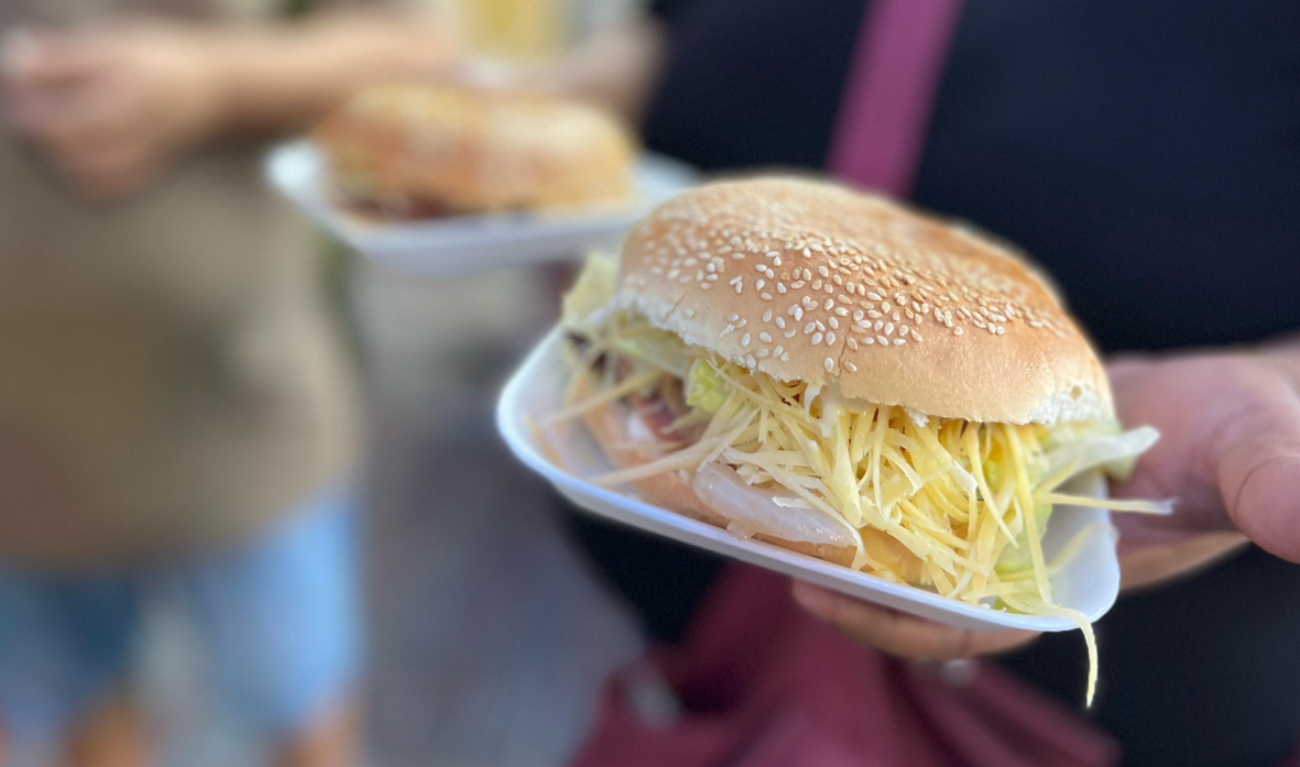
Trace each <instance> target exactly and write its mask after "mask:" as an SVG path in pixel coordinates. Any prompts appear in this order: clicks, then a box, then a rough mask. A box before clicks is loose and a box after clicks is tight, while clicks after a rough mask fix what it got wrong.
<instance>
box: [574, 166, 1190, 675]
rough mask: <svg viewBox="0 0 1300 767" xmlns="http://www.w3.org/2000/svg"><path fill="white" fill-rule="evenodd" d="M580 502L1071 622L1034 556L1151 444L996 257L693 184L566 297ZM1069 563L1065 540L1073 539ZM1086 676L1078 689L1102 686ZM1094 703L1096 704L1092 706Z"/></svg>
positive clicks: (816, 192) (1055, 316) (792, 184)
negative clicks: (1098, 484) (1099, 479)
mask: <svg viewBox="0 0 1300 767" xmlns="http://www.w3.org/2000/svg"><path fill="white" fill-rule="evenodd" d="M563 324H564V326H565V329H566V332H567V338H568V339H569V343H570V345H571V347H572V350H573V354H574V360H575V367H574V375H573V379H572V381H571V383H570V385H569V390H568V395H567V399H566V403H565V404H564V406H563V408H562V409H561V410H560V411H559V412H557V413H555V414H553V415H552V417H551V419H550V420H552V421H559V420H564V419H581V420H582V421H583V422H584V423H585V424H586V427H587V428H588V429H589V431H590V432H591V433H592V435H593V436H594V437H595V439H596V441H597V442H598V443H599V444H600V445H601V447H602V449H603V450H604V452H605V453H606V454H607V456H608V457H609V459H610V462H611V463H612V464H613V465H614V466H615V467H616V468H615V470H614V471H613V472H612V473H609V474H607V475H604V476H602V477H596V478H594V480H593V481H595V482H597V483H601V484H605V485H630V486H631V487H632V488H634V489H635V491H636V492H637V493H638V494H640V495H641V496H642V497H643V498H644V499H645V500H647V501H648V502H650V503H653V504H656V505H659V506H662V507H665V508H668V509H672V510H674V511H676V512H678V513H681V514H683V515H686V516H689V517H691V518H694V519H697V520H699V521H701V522H705V523H708V524H711V525H716V526H718V527H722V528H726V529H727V530H730V531H731V532H733V533H734V534H736V535H738V536H742V537H746V538H754V539H758V540H761V541H766V542H768V543H771V544H775V545H777V546H782V547H785V548H787V549H792V550H794V551H798V552H802V553H804V554H806V555H808V556H813V557H818V558H820V559H824V560H827V561H830V562H834V563H836V564H839V565H842V566H844V567H849V568H853V569H854V570H858V571H862V572H865V573H869V574H871V575H874V576H877V577H880V578H885V579H888V580H891V581H895V582H899V583H906V584H910V585H913V586H916V587H919V588H924V589H929V590H932V591H935V592H937V593H939V594H942V595H944V596H946V597H949V598H952V599H956V600H961V601H964V602H968V603H972V604H984V605H987V606H989V607H991V608H996V609H1005V610H1015V611H1021V612H1027V613H1054V614H1060V615H1066V616H1067V617H1070V618H1071V619H1073V620H1075V621H1076V623H1079V624H1080V625H1081V626H1082V627H1083V628H1084V629H1085V635H1086V636H1087V637H1088V643H1089V648H1090V650H1091V651H1092V653H1093V655H1094V658H1095V646H1094V644H1093V642H1092V639H1091V632H1090V630H1089V629H1088V624H1087V621H1086V619H1084V618H1083V616H1082V615H1081V614H1078V613H1076V612H1074V611H1070V610H1068V609H1066V608H1063V607H1059V606H1057V605H1056V604H1055V603H1054V601H1053V594H1052V588H1051V582H1050V575H1051V574H1052V572H1053V569H1054V568H1056V567H1059V566H1060V565H1061V563H1062V562H1063V561H1065V560H1066V559H1068V558H1069V556H1071V544H1067V545H1066V546H1065V547H1064V549H1063V550H1062V551H1060V552H1059V553H1058V554H1057V556H1056V558H1055V561H1048V560H1047V559H1046V558H1045V557H1044V553H1043V548H1042V538H1043V533H1044V530H1045V529H1046V527H1047V525H1048V524H1049V521H1050V518H1051V514H1052V509H1053V507H1054V506H1056V505H1060V504H1078V505H1089V506H1102V507H1106V508H1109V509H1112V510H1126V511H1144V512H1153V513H1162V512H1167V511H1168V504H1167V503H1163V502H1153V501H1145V500H1114V499H1098V498H1093V497H1088V496H1083V495H1078V494H1073V493H1071V492H1068V489H1067V486H1068V483H1069V481H1070V480H1071V479H1072V478H1074V477H1076V476H1078V475H1080V474H1083V473H1085V472H1090V471H1098V470H1105V471H1109V472H1111V473H1113V474H1117V475H1122V474H1123V473H1124V472H1125V471H1128V470H1131V466H1132V464H1133V462H1134V460H1135V458H1136V456H1138V455H1139V454H1141V453H1142V452H1143V451H1144V450H1146V449H1147V448H1148V447H1150V446H1151V445H1152V444H1153V443H1154V442H1155V440H1156V439H1157V437H1158V435H1157V433H1156V432H1155V430H1154V429H1151V428H1149V427H1141V428H1137V429H1133V430H1131V431H1127V432H1126V431H1122V430H1121V429H1120V427H1119V424H1118V423H1117V421H1116V417H1115V411H1114V406H1113V403H1112V398H1111V392H1110V388H1109V385H1108V383H1107V379H1106V375H1105V372H1104V370H1103V368H1102V366H1101V363H1100V362H1099V360H1098V358H1097V355H1096V353H1095V352H1094V351H1093V349H1092V347H1091V345H1090V343H1089V341H1088V339H1087V338H1086V336H1085V335H1084V333H1083V332H1082V331H1081V330H1080V329H1079V327H1078V326H1077V325H1076V324H1075V322H1074V320H1073V319H1072V318H1071V316H1070V315H1069V313H1068V312H1067V311H1066V309H1065V308H1064V307H1063V305H1062V302H1061V299H1060V298H1059V297H1058V295H1057V293H1056V292H1055V290H1054V288H1053V287H1052V285H1051V284H1050V283H1049V282H1048V281H1047V280H1046V279H1045V278H1044V277H1043V276H1042V274H1041V273H1040V272H1039V271H1038V270H1037V269H1036V267H1034V266H1033V265H1032V264H1030V263H1029V262H1028V261H1027V260H1026V259H1025V258H1024V257H1022V256H1021V255H1020V254H1018V253H1016V252H1014V251H1013V250H1012V249H1011V248H1010V247H1009V246H1007V245H1004V244H1001V243H999V242H997V241H995V240H993V239H992V238H989V237H987V236H984V235H981V234H979V233H976V232H975V231H973V230H971V229H970V228H968V227H965V226H962V225H958V224H953V223H948V222H944V221H941V220H938V219H936V218H932V217H930V216H927V215H924V214H921V213H918V212H915V211H912V210H910V209H907V208H905V207H902V206H900V205H898V204H896V203H894V202H891V201H889V200H887V199H884V198H882V197H878V196H870V195H866V194H862V193H859V192H855V191H852V190H850V189H847V188H844V187H841V186H837V185H834V184H831V183H827V182H821V181H815V180H809V179H801V178H782V177H773V178H753V179H745V180H735V181H723V182H716V183H711V184H707V185H703V186H700V187H696V188H695V189H693V190H690V191H688V192H686V193H684V194H681V195H680V196H678V197H676V198H674V199H672V200H670V201H668V202H667V203H665V204H663V205H662V206H660V207H659V208H658V209H656V210H655V211H654V212H653V213H652V214H651V215H649V216H648V217H647V218H646V219H645V220H643V221H642V222H641V223H640V224H638V225H637V226H636V227H635V228H634V229H633V230H632V231H631V232H630V233H629V234H628V236H627V238H626V240H625V242H624V244H623V248H622V252H621V256H620V258H619V259H618V261H617V263H615V262H614V261H612V260H609V259H604V260H602V259H593V260H591V261H590V262H589V263H588V266H587V267H586V269H585V270H584V272H583V274H582V275H581V276H580V277H579V279H578V281H577V283H576V284H575V286H574V288H573V290H572V291H571V292H570V293H569V294H568V296H566V298H565V311H564V319H563ZM1076 543H1077V541H1076ZM1093 668H1094V672H1093V674H1091V675H1090V683H1089V690H1090V691H1091V689H1092V682H1093V680H1095V662H1094V666H1093ZM1089 697H1091V692H1090V693H1089Z"/></svg>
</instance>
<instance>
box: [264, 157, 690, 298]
mask: <svg viewBox="0 0 1300 767" xmlns="http://www.w3.org/2000/svg"><path fill="white" fill-rule="evenodd" d="M265 173H266V178H267V180H268V181H269V182H270V184H271V185H272V186H274V187H275V188H276V189H278V190H279V191H280V193H281V194H283V195H284V196H285V197H287V198H288V199H289V200H290V201H292V202H293V203H294V204H295V205H297V206H298V207H299V208H301V209H302V210H303V211H305V212H306V213H307V214H308V215H309V216H311V217H312V219H314V220H315V221H316V222H317V223H319V224H320V225H321V226H323V227H325V228H326V229H328V230H329V231H330V232H332V233H333V234H334V235H335V236H337V237H339V238H340V239H342V240H343V241H344V242H346V243H347V244H349V245H351V246H352V247H353V248H356V249H357V250H358V251H360V252H361V253H363V254H364V255H366V256H369V257H370V258H371V259H372V260H374V261H376V262H379V263H381V264H384V265H386V266H390V267H393V268H395V269H400V270H402V271H406V272H410V273H414V274H420V275H424V276H429V277H447V276H454V275H457V274H464V273H467V272H473V271H480V270H484V269H494V268H497V267H502V266H521V265H524V264H535V263H540V262H545V261H556V260H563V259H569V258H575V257H579V256H581V255H582V254H583V253H584V251H585V250H586V249H587V248H590V247H592V246H596V245H600V244H601V243H602V242H609V241H611V240H616V239H617V238H619V237H622V235H623V233H624V232H626V231H627V229H628V228H630V227H631V226H632V225H633V224H635V223H636V222H637V221H639V220H640V219H641V218H642V217H644V216H645V214H646V213H648V212H649V211H650V209H651V208H653V207H654V206H655V205H658V204H659V203H660V202H663V201H664V200H666V199H668V198H669V197H672V196H673V195H675V194H677V193H678V192H680V191H681V190H683V189H685V188H687V187H689V186H690V185H691V184H693V183H695V181H696V180H697V178H698V174H697V173H696V172H695V171H694V170H693V169H691V168H690V167H689V166H687V165H684V164H682V163H679V162H676V161H674V160H669V159H667V158H665V157H661V156H658V155H651V154H646V155H642V156H641V159H640V160H639V161H638V162H637V167H636V171H635V173H636V178H635V185H636V193H637V198H636V200H635V201H634V202H632V203H630V204H628V205H627V206H625V207H618V208H593V209H588V210H577V209H575V210H568V211H548V212H545V213H538V214H534V213H523V212H520V213H496V214H490V215H484V216H456V217H452V218H442V219H430V220H426V221H409V222H385V221H371V220H368V219H366V218H364V217H362V216H358V215H356V214H354V213H351V212H349V211H347V210H345V209H343V208H340V207H339V206H338V205H336V204H335V202H334V200H333V199H332V198H331V196H330V190H329V185H328V183H327V178H326V167H325V162H324V158H323V156H322V155H321V153H320V152H319V151H318V150H317V149H316V147H315V146H314V145H312V143H311V142H310V141H308V140H306V139H300V140H298V141H293V142H290V143H286V144H281V145H280V146H278V147H276V148H274V149H272V150H271V152H270V153H269V154H268V155H267V157H266V161H265Z"/></svg>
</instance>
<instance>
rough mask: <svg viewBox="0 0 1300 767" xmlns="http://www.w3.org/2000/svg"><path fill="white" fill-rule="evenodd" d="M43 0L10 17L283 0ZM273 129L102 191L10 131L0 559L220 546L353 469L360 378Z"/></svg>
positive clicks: (218, 10) (1, 319)
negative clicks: (152, 178)
mask: <svg viewBox="0 0 1300 767" xmlns="http://www.w3.org/2000/svg"><path fill="white" fill-rule="evenodd" d="M30 4H31V5H32V6H33V8H24V6H23V3H22V2H21V0H19V2H17V3H16V4H10V3H5V6H6V8H5V9H3V10H0V23H13V22H14V21H15V20H19V19H25V20H31V19H32V18H38V19H40V18H43V19H45V20H49V16H50V14H52V13H53V14H54V15H56V18H55V19H53V20H54V21H55V22H59V21H65V20H64V19H60V18H57V15H58V14H65V15H68V16H75V15H76V14H77V13H80V12H82V10H83V9H84V11H85V12H86V13H90V14H95V13H106V12H111V11H113V10H115V9H118V8H122V7H127V6H129V7H130V8H131V9H144V10H151V11H152V10H168V9H171V10H175V9H177V8H181V9H182V10H186V11H188V15H189V16H190V17H197V18H213V19H217V18H231V17H244V18H255V17H257V15H258V14H259V13H262V14H264V15H266V16H267V17H269V16H270V15H271V13H273V12H274V10H275V8H274V7H273V6H274V5H275V4H274V3H271V2H266V3H262V2H254V1H252V0H228V1H227V2H224V3H222V2H216V0H210V1H209V2H200V1H198V0H196V1H194V2H180V1H179V0H172V2H158V1H157V0H155V2H137V3H121V2H109V1H107V0H85V1H84V2H83V0H76V2H73V1H72V0H61V1H60V2H55V1H54V0H33V2H32V3H30ZM37 6H38V7H37ZM258 6H266V7H264V8H259V7H258ZM15 11H17V12H15ZM24 13H26V14H30V15H29V16H26V17H24V15H23V14H24ZM41 14H43V15H41ZM73 21H75V19H73ZM265 149H266V147H265V146H261V145H257V144H254V143H230V144H225V145H221V146H215V147H208V148H205V149H202V150H200V151H197V152H195V153H193V154H191V155H190V156H188V157H186V158H184V159H183V160H181V161H180V162H178V163H177V164H175V165H174V166H173V167H172V168H171V169H169V171H168V172H167V173H166V174H165V175H164V176H163V177H161V178H159V179H158V180H157V182H156V183H155V184H154V185H153V186H152V187H150V188H149V189H148V190H146V191H145V192H143V193H141V194H137V195H134V196H131V197H129V198H125V199H122V200H120V201H114V202H109V203H95V202H91V201H87V200H85V199H82V198H79V197H77V196H75V195H73V194H71V193H70V192H69V191H68V190H67V189H66V188H65V187H64V186H63V184H62V183H61V182H60V181H59V179H57V178H56V177H55V176H54V175H53V174H52V172H51V171H50V170H49V169H48V168H47V167H46V166H45V164H44V163H43V161H42V160H41V159H40V158H39V157H38V155H37V154H36V153H34V152H33V151H31V149H30V148H29V147H27V146H26V145H24V144H23V142H22V141H21V139H19V138H18V137H15V136H13V135H10V134H7V133H4V132H0V560H3V561H34V562H43V563H74V564H85V563H90V562H97V561H121V560H123V559H141V558H150V557H155V556H159V555H166V554H168V553H172V552H176V551H180V550H184V549H187V548H192V547H203V546H212V545H218V544H220V543H223V542H228V541H232V540H237V539H239V538H240V537H241V536H244V535H247V534H249V533H250V532H252V531H255V530H256V529H257V528H258V527H259V526H261V525H263V524H265V523H266V522H267V521H268V520H271V519H273V518H274V517H275V516H276V515H278V514H280V513H282V512H283V511H285V510H287V509H289V508H291V507H293V505H294V504H295V503H297V502H299V501H302V500H305V499H307V498H308V497H310V496H311V494H312V493H314V492H316V491H317V490H319V489H320V488H322V487H324V486H326V485H327V484H329V483H332V482H342V481H346V478H347V477H348V475H349V473H350V470H351V467H352V465H353V463H354V459H355V456H354V452H355V450H354V445H355V432H356V426H357V419H356V417H355V412H354V410H353V406H352V405H353V400H354V397H353V386H352V381H351V378H350V376H349V374H348V370H347V367H346V365H345V364H344V356H343V354H342V353H341V347H340V345H339V344H338V343H337V342H336V338H335V336H334V334H333V333H332V332H331V330H330V326H329V322H328V320H327V314H326V311H325V308H324V301H323V296H322V293H321V281H320V277H319V275H318V269H317V266H318V265H317V258H316V248H315V247H314V245H315V241H314V239H313V238H312V236H311V234H310V232H309V231H308V230H307V228H306V225H305V223H304V222H303V220H302V219H301V218H300V217H299V216H298V215H297V214H296V213H295V212H294V211H292V210H290V209H289V208H288V207H287V206H286V205H285V204H284V203H282V202H281V201H280V200H279V199H278V198H277V197H276V195H275V194H274V193H273V192H272V191H271V190H269V189H268V188H267V187H266V186H265V184H264V183H263V181H262V177H261V171H260V159H261V155H262V153H263V152H264V151H265Z"/></svg>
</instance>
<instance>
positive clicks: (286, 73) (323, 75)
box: [207, 12, 452, 131]
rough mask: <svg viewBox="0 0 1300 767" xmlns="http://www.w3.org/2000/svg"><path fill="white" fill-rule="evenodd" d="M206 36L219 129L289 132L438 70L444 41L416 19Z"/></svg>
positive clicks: (332, 18) (367, 19) (327, 22)
mask: <svg viewBox="0 0 1300 767" xmlns="http://www.w3.org/2000/svg"><path fill="white" fill-rule="evenodd" d="M207 34H209V35H211V38H210V46H209V50H210V51H211V57H212V67H211V70H212V78H213V82H212V86H213V91H214V94H215V97H216V99H217V101H218V113H219V127H220V129H222V130H227V131H230V130H236V131H237V130H291V129H295V128H298V127H301V126H303V125H306V124H309V123H310V122H311V121H312V120H314V119H315V118H317V117H319V116H320V114H321V113H322V112H324V111H325V110H327V109H329V108H330V107H331V106H333V105H334V104H335V103H337V102H338V101H339V100H340V99H342V98H344V97H345V96H347V95H348V94H349V93H351V92H352V91H354V90H356V89H357V88H360V87H362V86H365V85H367V84H369V83H372V82H376V81H382V80H387V79H394V78H400V77H407V76H415V75H420V74H424V73H429V72H433V71H436V70H437V69H439V68H440V67H443V66H446V65H447V63H448V61H449V60H450V59H451V57H452V51H451V46H450V45H449V43H448V42H447V37H446V35H445V34H443V33H442V32H441V31H440V30H439V29H438V28H437V26H435V25H434V24H432V23H429V22H427V21H421V20H419V19H418V18H416V19H413V18H406V17H400V16H397V15H387V14H378V13H368V14H362V13H355V12H354V13H335V14H330V15H327V16H323V17H321V18H318V19H313V20H307V21H303V22H297V23H285V24H283V25H279V26H274V27H269V28H247V29H245V28H238V29H230V28H226V29H221V30H215V31H211V32H208V33H207Z"/></svg>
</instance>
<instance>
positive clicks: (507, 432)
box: [497, 330, 1119, 631]
mask: <svg viewBox="0 0 1300 767" xmlns="http://www.w3.org/2000/svg"><path fill="white" fill-rule="evenodd" d="M568 356H569V355H567V354H566V351H565V349H564V348H563V343H562V335H561V333H560V331H559V330H556V331H552V332H551V333H550V335H548V336H547V337H546V338H545V339H544V340H543V341H542V342H541V343H540V344H539V345H538V346H537V348H536V349H534V350H533V352H532V353H531V354H530V355H529V357H528V359H527V360H526V361H525V362H524V363H523V365H522V366H521V367H520V368H519V369H518V371H516V372H515V374H514V376H513V377H512V378H511V379H510V381H509V383H507V384H506V387H505V389H504V391H503V392H502V394H501V399H500V400H499V402H498V404H497V427H498V428H499V429H500V431H501V434H502V436H503V437H504V438H505V441H506V443H507V444H509V446H510V449H511V450H513V451H514V453H515V455H516V456H518V457H519V459H520V460H521V461H523V462H524V463H525V464H527V465H528V466H529V467H530V468H532V469H533V470H534V471H536V472H537V473H538V474H541V475H542V476H543V477H545V478H546V479H547V480H548V481H549V482H550V483H551V484H552V485H554V486H555V488H556V489H557V490H559V491H560V493H562V494H564V495H565V496H566V497H568V498H569V499H570V500H572V501H573V502H574V503H575V504H577V505H578V506H580V507H582V508H584V509H586V510H588V511H590V512H592V513H594V514H597V515H599V516H601V517H605V518H608V519H612V520H615V521H618V522H622V523H625V524H629V525H632V526H633V527H638V528H641V529H643V530H648V531H650V532H652V533H658V534H659V535H664V536H667V537H669V538H674V539H676V540H678V541H682V542H683V543H688V544H691V545H693V546H699V547H700V548H703V549H708V550H709V551H713V552H716V553H718V554H722V555H724V556H728V557H731V558H734V559H739V560H741V561H744V562H749V563H751V564H755V565H759V566H761V567H766V568H768V569H771V570H776V571H778V572H781V573H785V574H787V575H789V576H792V577H794V578H800V579H803V580H806V581H811V582H813V583H818V584H821V585H822V586H826V587H828V588H832V589H835V590H836V591H841V592H843V593H845V594H849V595H851V596H854V597H858V598H860V599H864V600H867V601H869V602H875V603H878V604H882V605H886V606H888V607H892V608H894V609H897V610H901V611H903V612H908V613H912V614H914V615H918V616H921V617H924V618H930V619H932V620H936V621H942V622H944V623H950V624H953V625H957V626H962V627H966V628H972V629H1000V628H1018V629H1032V630H1035V631H1063V630H1069V629H1072V628H1075V625H1074V624H1073V623H1072V622H1070V621H1069V620H1068V619H1065V618H1062V617H1060V616H1057V615H1023V614H1017V613H1012V612H1006V611H1003V610H999V609H995V608H993V607H992V606H990V605H971V604H966V603H964V602H959V601H956V600H953V599H948V598H946V597H942V596H940V595H938V594H936V593H934V592H931V591H926V590H925V589H921V588H916V587H912V586H905V585H901V584H897V583H891V582H889V581H886V580H884V579H882V578H877V577H875V576H871V575H867V574H865V573H860V572H856V571H854V570H852V569H850V568H847V567H841V566H839V565H835V564H832V563H830V562H825V561H823V560H820V559H816V558H814V557H810V556H806V555H803V554H799V553H796V552H793V551H788V550H786V549H783V548H780V547H777V546H772V545H769V544H766V543H763V542H761V541H756V540H751V539H742V538H739V537H737V536H735V535H733V534H731V533H730V532H727V531H726V530H723V529H720V528H716V527H713V526H711V525H707V524H704V523H703V522H697V521H695V520H693V519H690V518H688V517H684V516H682V515H680V514H677V513H674V512H672V511H669V510H667V509H662V508H659V507H657V506H653V505H651V504H649V503H646V502H644V501H642V500H640V499H638V498H637V497H636V495H635V494H634V492H633V491H632V490H631V489H630V488H607V487H600V486H597V485H594V484H592V483H590V482H587V481H586V480H585V479H583V478H584V477H590V476H594V475H597V474H600V473H603V472H606V471H609V470H610V469H611V466H610V465H609V463H608V462H607V461H606V460H605V458H604V456H603V454H602V453H601V451H600V448H599V447H598V446H597V445H596V443H595V442H594V441H593V440H592V439H591V437H590V436H589V435H588V434H587V432H586V430H585V429H584V428H583V426H582V424H581V423H580V421H579V420H574V421H571V422H568V423H565V424H558V425H551V426H548V427H546V429H545V430H539V429H538V428H537V426H536V425H537V424H539V423H540V422H542V420H543V419H544V418H545V416H546V415H547V414H549V413H553V412H555V411H556V410H557V409H558V408H559V407H560V402H561V399H562V397H563V392H564V387H565V385H566V383H567V382H568V380H569V377H570V373H571V370H570V367H569V361H568ZM540 431H544V434H545V435H544V436H543V435H542V434H540V433H539V432H540ZM542 440H545V444H543V442H542ZM1076 482H1077V483H1076V484H1075V485H1074V486H1073V487H1072V488H1071V489H1072V490H1073V491H1074V492H1079V493H1086V494H1089V495H1094V496H1097V497H1102V494H1103V493H1104V492H1105V484H1104V482H1103V481H1102V480H1101V479H1100V478H1098V477H1096V476H1092V477H1088V478H1085V479H1083V480H1080V481H1076ZM1085 528H1086V532H1085V533H1083V535H1084V536H1085V537H1084V540H1083V543H1082V546H1081V547H1080V548H1079V549H1078V551H1077V552H1076V553H1075V555H1074V556H1073V557H1072V558H1071V559H1070V560H1069V561H1068V562H1067V563H1066V564H1065V566H1064V567H1062V568H1061V569H1060V570H1059V571H1058V572H1057V573H1056V575H1055V576H1053V577H1052V579H1051V584H1052V591H1053V596H1054V597H1055V601H1056V602H1057V604H1060V605H1061V606H1064V607H1070V608H1073V609H1075V610H1078V611H1079V612H1081V613H1083V614H1084V615H1085V616H1087V617H1088V618H1089V619H1091V620H1096V619H1098V618H1100V617H1101V616H1102V615H1104V614H1105V613H1106V611H1107V610H1109V609H1110V607H1111V605H1112V604H1114V602H1115V597H1116V595H1117V594H1118V592H1119V563H1118V561H1117V559H1116V554H1115V540H1114V537H1113V536H1112V533H1111V526H1110V515H1109V513H1108V512H1107V511H1105V510H1104V509H1095V508H1085V507H1076V506H1064V507H1058V508H1057V509H1056V510H1055V511H1054V512H1053V513H1052V517H1051V520H1050V522H1049V524H1048V527H1047V532H1046V535H1045V537H1044V540H1043V548H1044V552H1045V554H1046V556H1047V558H1048V560H1049V561H1050V560H1051V558H1052V556H1053V554H1055V553H1056V552H1057V551H1059V550H1060V549H1061V547H1062V546H1064V545H1065V543H1066V542H1067V541H1069V540H1070V539H1071V538H1072V537H1073V536H1074V535H1075V534H1076V533H1077V532H1079V531H1080V530H1084V529H1085Z"/></svg>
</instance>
